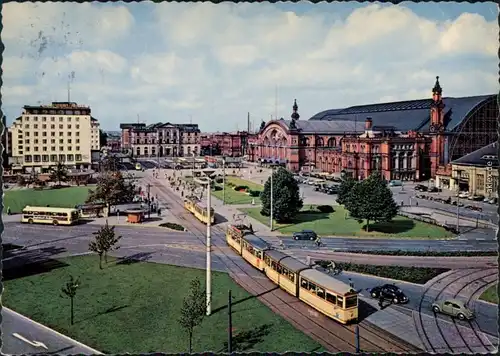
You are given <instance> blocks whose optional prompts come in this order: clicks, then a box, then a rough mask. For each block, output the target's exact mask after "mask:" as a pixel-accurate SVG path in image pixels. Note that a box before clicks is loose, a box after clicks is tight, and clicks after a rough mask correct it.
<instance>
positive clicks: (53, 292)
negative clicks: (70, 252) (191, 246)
mask: <svg viewBox="0 0 500 356" xmlns="http://www.w3.org/2000/svg"><path fill="white" fill-rule="evenodd" d="M61 262H64V263H65V264H66V265H65V266H62V267H60V268H57V269H53V270H52V271H50V272H46V273H40V274H37V275H32V276H28V277H18V278H17V279H10V280H9V276H8V275H7V273H5V271H4V286H5V292H4V293H3V305H5V306H7V307H9V308H12V309H14V310H16V311H17V312H19V313H21V314H24V315H26V316H28V317H30V318H32V319H34V320H36V321H38V322H41V323H42V324H45V325H47V326H49V327H51V328H54V329H55V330H57V331H59V332H62V333H63V334H66V335H68V336H70V337H72V338H75V339H76V340H78V341H81V342H83V343H84V344H87V345H89V346H91V347H93V348H96V349H97V350H99V351H102V352H105V353H114V354H118V353H125V352H129V353H131V354H139V353H151V352H155V351H161V352H166V353H182V352H187V351H188V350H187V349H188V338H187V334H186V333H185V332H184V331H183V330H182V329H181V328H180V327H179V324H178V318H179V315H180V313H179V310H180V307H181V305H182V300H183V298H184V296H185V294H187V292H188V288H189V283H190V281H191V280H192V279H194V278H199V279H200V280H201V282H202V285H204V281H205V272H204V271H203V270H198V269H190V268H183V267H177V266H169V265H163V264H156V263H148V262H137V263H131V264H115V263H114V262H110V263H109V264H108V266H106V267H105V268H104V269H103V270H99V266H98V257H97V256H79V257H71V258H67V259H62V260H61ZM38 270H40V268H38ZM69 275H73V276H75V277H79V278H80V284H81V287H80V289H79V290H78V292H77V296H76V299H75V324H74V325H73V326H71V325H70V318H69V317H70V314H69V311H70V305H69V304H70V303H69V300H67V299H63V298H62V297H61V287H62V285H63V283H64V282H65V281H67V279H68V276H69ZM229 289H230V290H231V291H232V295H233V298H234V299H233V300H234V304H233V340H234V346H233V351H260V352H286V351H289V350H293V351H297V352H311V351H323V349H322V348H321V347H320V345H319V344H318V343H316V342H315V341H314V340H312V339H310V338H309V337H308V336H306V335H304V334H303V333H302V332H300V331H298V330H296V329H295V328H294V327H293V326H292V325H291V324H289V323H288V322H286V321H285V320H283V319H282V318H281V317H279V316H277V315H275V314H273V313H272V312H271V310H270V309H268V308H267V307H266V306H265V305H264V304H262V303H261V302H260V301H258V300H257V299H255V298H254V297H251V296H250V294H248V293H247V292H246V291H245V290H244V289H242V288H241V287H239V286H238V285H236V284H235V283H234V282H233V281H232V280H231V278H230V277H229V276H228V275H227V274H225V273H218V272H214V273H213V274H212V293H213V294H212V296H213V300H212V303H213V304H212V305H213V314H212V315H211V316H210V317H207V318H206V319H205V320H204V321H203V323H202V325H201V326H199V327H198V328H196V329H195V331H194V337H193V352H203V351H209V350H210V351H214V352H221V351H225V342H226V340H227V318H228V317H227V309H226V308H225V307H226V305H227V304H226V303H227V298H228V295H227V294H228V290H229Z"/></svg>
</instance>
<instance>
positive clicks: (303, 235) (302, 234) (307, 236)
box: [293, 230, 318, 241]
mask: <svg viewBox="0 0 500 356" xmlns="http://www.w3.org/2000/svg"><path fill="white" fill-rule="evenodd" d="M317 238H318V234H316V233H315V232H314V231H312V230H302V231H299V232H294V233H293V239H294V240H311V241H314V240H316V239H317Z"/></svg>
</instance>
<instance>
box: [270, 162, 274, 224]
mask: <svg viewBox="0 0 500 356" xmlns="http://www.w3.org/2000/svg"><path fill="white" fill-rule="evenodd" d="M273 173H274V164H273V163H271V199H270V200H271V209H270V210H271V211H270V219H269V227H270V228H271V231H273V230H274V224H273V215H274V214H273V210H274V209H273V195H274V194H273V185H274V184H273Z"/></svg>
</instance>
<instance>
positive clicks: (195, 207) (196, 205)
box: [184, 198, 215, 224]
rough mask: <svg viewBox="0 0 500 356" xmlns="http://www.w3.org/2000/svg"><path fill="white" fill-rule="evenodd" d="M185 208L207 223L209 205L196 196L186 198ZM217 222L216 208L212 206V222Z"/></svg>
mask: <svg viewBox="0 0 500 356" xmlns="http://www.w3.org/2000/svg"><path fill="white" fill-rule="evenodd" d="M184 208H185V209H186V210H187V211H189V212H190V213H191V214H193V215H194V216H195V217H196V218H197V219H198V220H200V221H201V222H203V223H205V224H206V223H207V220H208V214H207V213H208V211H207V205H206V204H205V203H203V202H201V201H199V200H198V199H196V198H187V199H185V200H184ZM214 223H215V211H214V208H210V224H214Z"/></svg>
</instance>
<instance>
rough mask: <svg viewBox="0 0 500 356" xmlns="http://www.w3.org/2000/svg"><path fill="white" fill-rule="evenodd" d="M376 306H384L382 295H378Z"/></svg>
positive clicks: (381, 307)
mask: <svg viewBox="0 0 500 356" xmlns="http://www.w3.org/2000/svg"><path fill="white" fill-rule="evenodd" d="M378 306H379V307H380V309H383V308H384V298H383V297H382V295H380V297H379V298H378Z"/></svg>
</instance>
